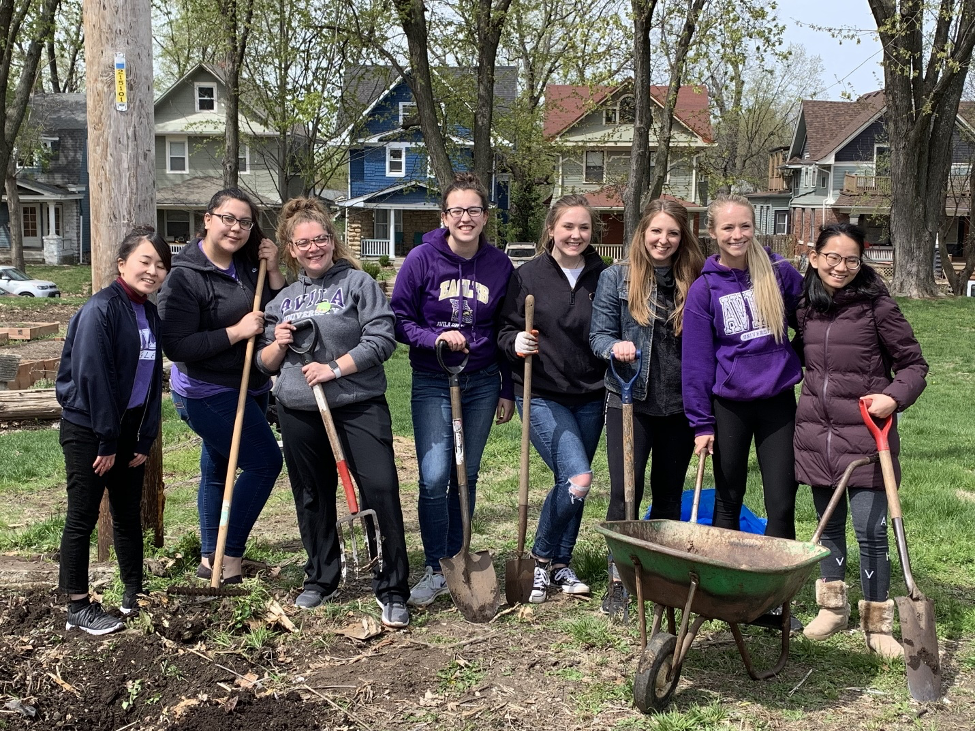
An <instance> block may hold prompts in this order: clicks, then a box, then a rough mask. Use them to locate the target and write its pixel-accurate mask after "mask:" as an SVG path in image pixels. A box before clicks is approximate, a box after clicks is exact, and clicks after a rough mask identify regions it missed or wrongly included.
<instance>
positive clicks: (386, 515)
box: [278, 397, 410, 603]
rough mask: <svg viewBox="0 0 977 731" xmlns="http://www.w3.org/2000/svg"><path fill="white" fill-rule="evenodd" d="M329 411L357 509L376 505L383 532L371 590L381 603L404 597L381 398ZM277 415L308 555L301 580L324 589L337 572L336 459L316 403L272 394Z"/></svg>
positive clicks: (399, 516) (396, 498) (396, 492)
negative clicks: (299, 407) (295, 402)
mask: <svg viewBox="0 0 977 731" xmlns="http://www.w3.org/2000/svg"><path fill="white" fill-rule="evenodd" d="M332 416H333V420H334V421H335V423H336V431H337V432H338V433H339V440H340V443H341V444H342V447H343V452H344V453H345V456H346V462H347V463H348V465H349V471H350V472H351V473H352V475H353V479H354V480H355V481H356V484H357V485H358V486H359V489H360V495H359V501H360V509H361V510H369V509H372V510H374V511H375V512H376V514H377V525H378V527H379V529H380V534H381V535H382V536H383V567H382V569H381V570H380V571H379V572H378V573H376V574H375V575H374V577H373V593H374V594H375V595H376V596H377V598H378V599H380V600H381V601H382V602H385V603H386V602H389V601H402V602H406V601H407V597H408V596H410V589H409V588H408V585H407V578H408V572H409V567H408V563H407V545H406V543H405V540H404V516H403V513H402V511H401V508H400V483H399V482H398V480H397V466H396V463H395V462H394V451H393V431H392V429H391V426H390V409H389V408H388V407H387V401H386V399H384V398H383V397H380V398H375V399H370V400H368V401H361V402H359V403H355V404H349V405H347V406H342V407H339V408H336V409H332ZM278 418H279V420H280V422H281V429H282V443H283V445H284V448H285V464H286V466H287V467H288V479H289V482H290V483H291V485H292V495H293V497H294V498H295V512H296V514H297V515H298V523H299V533H300V534H301V536H302V544H303V545H304V546H305V551H306V553H307V554H308V556H309V560H308V561H307V562H306V564H305V577H306V578H305V588H306V589H313V590H315V591H320V592H322V593H324V594H330V593H332V591H333V590H334V589H335V588H336V587H337V586H339V582H340V579H341V574H340V548H339V536H338V535H337V533H336V489H337V487H338V486H339V475H338V474H337V472H336V460H335V458H334V457H333V453H332V449H331V448H330V446H329V439H328V437H327V435H326V428H325V426H323V423H322V417H321V416H320V415H319V412H318V411H296V410H294V409H289V408H286V407H285V406H283V405H282V404H281V402H279V404H278ZM340 489H341V488H340ZM347 550H349V546H347ZM359 550H361V551H362V550H363V549H362V548H360V549H359Z"/></svg>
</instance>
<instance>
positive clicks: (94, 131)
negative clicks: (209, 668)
mask: <svg viewBox="0 0 977 731" xmlns="http://www.w3.org/2000/svg"><path fill="white" fill-rule="evenodd" d="M82 15H83V17H84V23H85V87H86V93H87V106H88V110H87V112H88V160H89V165H88V168H89V191H90V193H89V194H90V198H91V230H92V292H93V293H94V292H97V291H98V290H99V289H101V288H102V287H106V286H108V285H109V284H110V283H111V282H112V280H113V279H115V277H116V275H117V274H118V269H117V268H116V252H117V250H118V245H119V243H120V242H121V241H122V237H123V236H124V235H125V233H126V232H127V231H128V230H129V229H131V228H132V227H133V226H136V225H142V224H147V223H149V224H153V225H155V222H156V180H155V160H156V158H155V135H154V132H153V45H152V13H151V3H150V0H84V5H83V11H82ZM156 465H157V466H156V467H155V470H156V474H155V475H154V474H151V473H152V470H149V469H147V470H146V482H145V486H144V489H143V500H144V501H147V502H149V503H150V504H157V503H158V496H157V495H156V494H155V493H153V492H152V491H153V490H155V489H162V475H161V465H160V464H159V463H158V462H157V463H156ZM151 493H152V494H151ZM102 508H103V509H102V511H101V513H100V515H99V521H98V533H99V541H98V558H99V560H100V561H104V560H106V559H107V558H108V546H109V541H110V536H111V534H112V531H111V517H110V516H109V514H108V511H107V510H105V501H104V500H103V502H102Z"/></svg>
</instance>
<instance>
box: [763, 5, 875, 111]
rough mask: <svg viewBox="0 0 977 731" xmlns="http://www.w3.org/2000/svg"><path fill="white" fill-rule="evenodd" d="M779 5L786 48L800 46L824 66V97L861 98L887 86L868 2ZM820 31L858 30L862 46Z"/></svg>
mask: <svg viewBox="0 0 977 731" xmlns="http://www.w3.org/2000/svg"><path fill="white" fill-rule="evenodd" d="M777 5H778V7H777V15H778V16H779V17H780V21H781V22H782V23H783V24H784V25H785V26H786V28H785V30H784V43H785V45H789V44H791V43H799V44H801V45H803V46H804V48H805V50H806V51H807V52H808V53H810V54H813V55H817V56H820V57H821V61H822V62H823V63H824V83H825V86H826V87H827V88H826V90H825V93H824V94H823V95H822V97H821V98H823V99H835V100H840V99H842V98H843V97H842V94H843V93H845V92H847V93H848V94H850V95H851V96H852V97H857V96H859V95H861V94H865V93H867V92H870V91H875V90H876V89H881V88H882V87H883V86H884V82H883V80H882V66H881V61H882V46H881V44H880V43H879V40H878V37H877V36H876V35H875V33H874V29H875V27H876V26H875V20H874V19H873V18H872V11H871V10H869V7H868V1H867V0H816V2H811V1H810V0H780V2H779V3H777ZM810 26H818V28H817V29H816V28H812V27H810ZM820 28H846V29H855V30H857V31H860V32H859V33H858V37H859V38H860V39H861V43H856V42H855V40H847V39H839V38H832V37H831V34H830V32H829V31H828V30H821V29H820ZM869 31H872V32H869ZM839 41H840V45H839Z"/></svg>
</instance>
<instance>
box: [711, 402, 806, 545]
mask: <svg viewBox="0 0 977 731" xmlns="http://www.w3.org/2000/svg"><path fill="white" fill-rule="evenodd" d="M796 410H797V404H796V402H795V401H794V390H793V389H788V390H786V391H784V392H783V393H780V394H778V395H776V396H772V397H771V398H767V399H757V400H755V401H730V400H729V399H724V398H720V397H718V396H717V397H715V398H713V413H714V415H715V417H716V435H715V436H716V439H715V443H714V445H713V457H712V460H713V461H712V466H713V471H714V474H715V477H716V511H715V513H714V514H713V517H712V524H713V525H715V526H719V527H720V528H731V529H733V530H739V527H740V510H741V509H742V507H743V498H744V496H745V495H746V473H747V463H748V461H749V458H750V442H752V441H753V440H754V439H755V440H756V452H757V462H759V464H760V476H761V478H762V480H763V504H764V507H765V509H766V512H767V529H766V531H765V534H766V535H768V536H777V537H779V538H794V536H795V532H794V504H795V502H796V500H797V481H796V480H795V479H794V412H795V411H796Z"/></svg>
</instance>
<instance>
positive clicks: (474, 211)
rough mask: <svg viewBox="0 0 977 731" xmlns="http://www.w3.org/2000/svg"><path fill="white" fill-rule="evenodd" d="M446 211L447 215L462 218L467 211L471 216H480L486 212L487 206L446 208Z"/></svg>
mask: <svg viewBox="0 0 977 731" xmlns="http://www.w3.org/2000/svg"><path fill="white" fill-rule="evenodd" d="M444 213H445V215H446V216H450V217H451V218H455V219H457V218H461V217H462V216H464V215H465V214H466V213H467V214H468V217H469V218H478V217H479V216H481V215H482V214H483V213H485V208H484V207H483V206H469V207H468V208H445V209H444Z"/></svg>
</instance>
